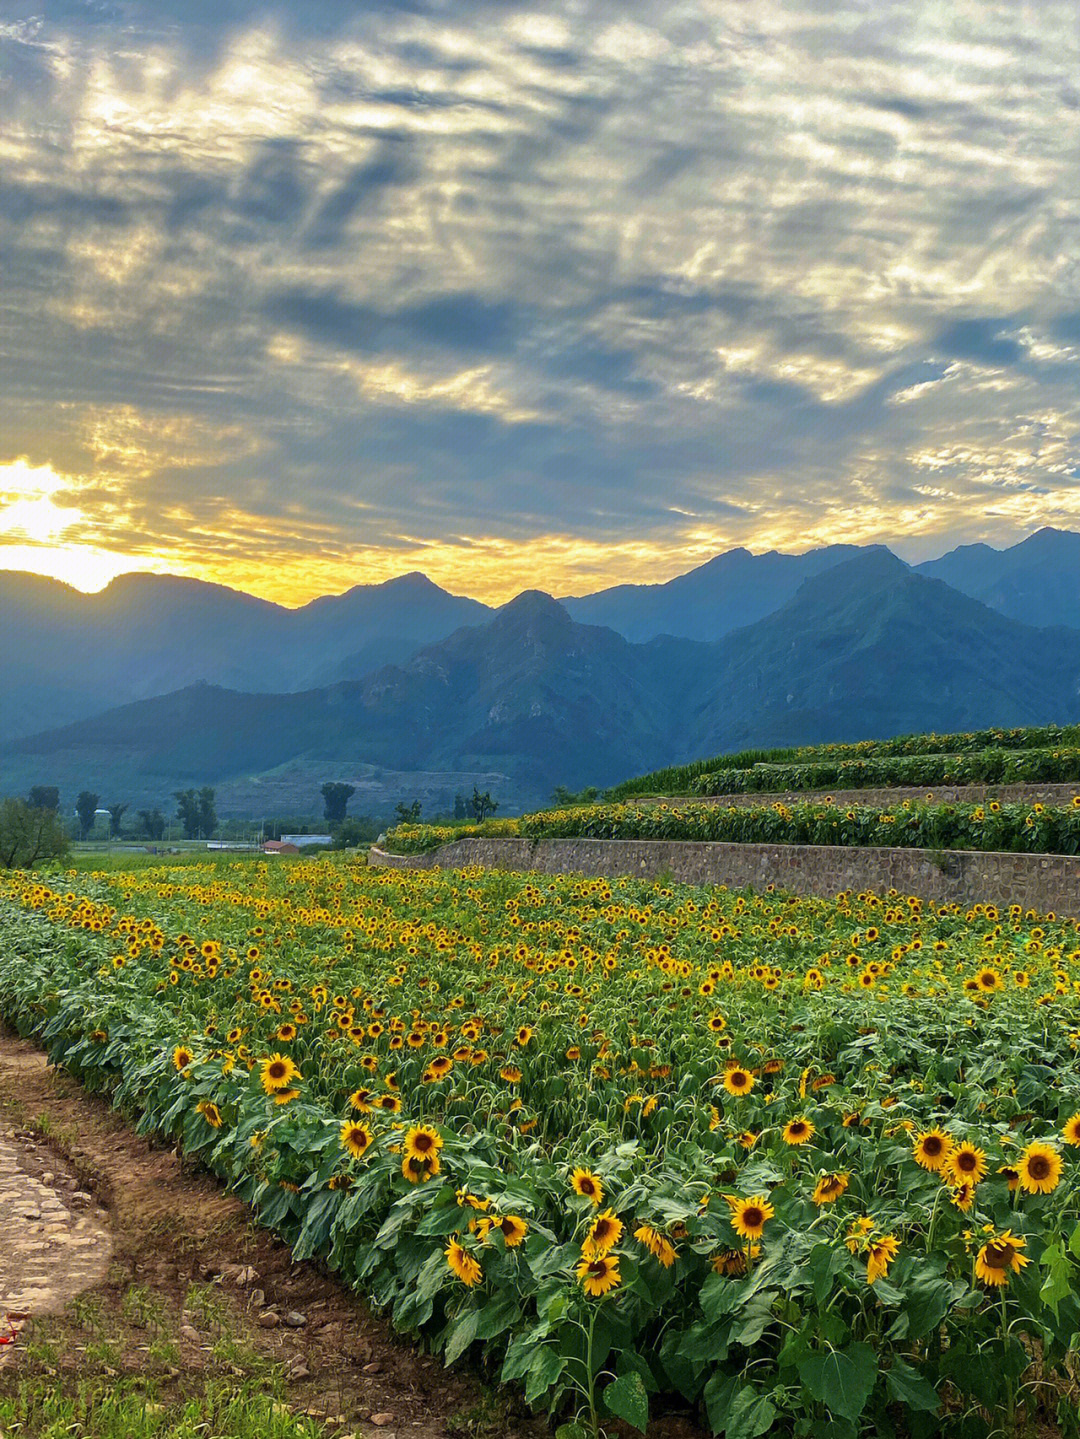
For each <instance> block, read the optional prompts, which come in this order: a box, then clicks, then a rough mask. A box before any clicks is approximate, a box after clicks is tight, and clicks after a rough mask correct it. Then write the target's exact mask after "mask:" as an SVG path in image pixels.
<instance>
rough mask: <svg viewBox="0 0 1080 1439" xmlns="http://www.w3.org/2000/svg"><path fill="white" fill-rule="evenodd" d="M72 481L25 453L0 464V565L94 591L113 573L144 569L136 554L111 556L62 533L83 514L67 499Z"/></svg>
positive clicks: (84, 517) (80, 523) (81, 522)
mask: <svg viewBox="0 0 1080 1439" xmlns="http://www.w3.org/2000/svg"><path fill="white" fill-rule="evenodd" d="M77 493H78V485H77V483H76V482H75V481H73V480H72V478H71V477H70V476H68V475H63V474H60V473H58V472H57V471H56V470H54V469H53V468H52V466H51V465H32V464H31V463H30V461H29V460H28V459H27V458H26V457H25V456H20V457H19V458H18V459H16V460H10V461H8V462H7V463H5V464H0V569H4V570H25V571H29V572H30V573H31V574H37V575H47V576H48V577H49V578H50V579H55V580H63V581H64V583H65V584H69V585H74V586H75V588H76V589H80V590H86V591H91V590H100V589H104V587H105V586H106V585H107V584H108V583H109V581H110V580H112V579H115V578H116V576H117V575H120V574H124V573H126V572H128V571H130V570H137V569H145V568H147V564H148V562H147V561H146V560H145V559H143V558H139V557H133V556H129V555H121V554H117V553H116V552H115V551H110V550H104V549H101V548H100V547H99V546H97V545H92V544H80V543H78V542H77V541H76V540H74V539H67V538H66V537H67V536H68V535H69V534H70V533H71V532H72V531H78V529H79V528H80V527H81V526H83V525H84V524H86V522H87V520H88V518H89V517H88V516H87V514H86V511H85V510H82V509H80V508H79V506H78V504H76V503H67V502H66V501H67V499H68V497H74V496H75V495H76V494H77Z"/></svg>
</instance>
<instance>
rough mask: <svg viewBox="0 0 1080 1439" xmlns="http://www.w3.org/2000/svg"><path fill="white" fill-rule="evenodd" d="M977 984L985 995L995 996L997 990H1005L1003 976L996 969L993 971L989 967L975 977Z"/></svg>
mask: <svg viewBox="0 0 1080 1439" xmlns="http://www.w3.org/2000/svg"><path fill="white" fill-rule="evenodd" d="M975 983H976V984H977V985H978V986H979V989H980V990H981V991H982V993H983V994H994V993H995V992H996V991H997V990H999V989H1004V988H1005V985H1004V982H1003V980H1002V978H1001V975H1000V974H998V972H997V970H996V969H991V968H990V966H989V965H987V967H986V968H985V969H980V970H979V972H978V974H977V975H976V976H975Z"/></svg>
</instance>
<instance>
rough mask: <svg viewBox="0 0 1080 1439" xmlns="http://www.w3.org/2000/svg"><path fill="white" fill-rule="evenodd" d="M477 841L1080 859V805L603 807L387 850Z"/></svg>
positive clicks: (428, 834)
mask: <svg viewBox="0 0 1080 1439" xmlns="http://www.w3.org/2000/svg"><path fill="white" fill-rule="evenodd" d="M472 836H480V837H484V838H489V839H490V838H495V839H499V838H501V839H510V838H525V839H665V840H713V841H720V842H724V843H736V844H816V845H847V846H865V845H887V846H894V847H896V846H899V847H902V848H910V849H935V850H936V849H967V850H991V851H997V850H1006V851H1013V852H1017V853H1021V854H1080V795H1078V796H1075V797H1074V799H1073V801H1072V803H1071V804H1068V805H1043V804H1027V803H1022V804H1001V803H999V802H998V801H997V800H987V801H986V802H985V803H983V804H934V803H926V802H916V801H914V800H908V799H905V800H901V801H899V802H898V803H897V804H895V805H892V806H888V807H881V806H875V805H837V804H834V803H833V802H832V801H831V800H830V799H828V798H825V799H824V800H812V801H807V802H805V803H803V804H793V805H786V804H782V803H780V802H779V801H777V802H775V803H773V804H763V805H717V804H705V803H697V804H695V803H693V802H692V801H686V802H682V801H679V802H675V803H671V804H649V805H633V804H597V805H587V806H579V807H575V808H571V809H561V810H544V811H541V812H540V813H537V814H528V815H522V816H521V817H520V818H518V819H502V820H488V821H486V822H485V823H484V824H480V825H410V824H403V825H398V826H397V828H395V829H393V830H391V831H390V832H389V834H388V835H387V839H386V844H387V847H388V848H389V849H391V850H392V851H394V852H396V853H398V854H419V853H423V852H424V851H427V850H430V849H434V848H437V847H438V846H439V845H441V844H446V843H448V842H449V841H451V840H454V839H464V838H469V837H472Z"/></svg>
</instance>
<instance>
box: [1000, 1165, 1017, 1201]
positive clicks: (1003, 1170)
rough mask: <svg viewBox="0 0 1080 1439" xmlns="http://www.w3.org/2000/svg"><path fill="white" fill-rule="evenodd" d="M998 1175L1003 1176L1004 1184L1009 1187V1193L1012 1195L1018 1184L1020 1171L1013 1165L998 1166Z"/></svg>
mask: <svg viewBox="0 0 1080 1439" xmlns="http://www.w3.org/2000/svg"><path fill="white" fill-rule="evenodd" d="M998 1173H999V1174H1002V1175H1004V1177H1005V1182H1006V1184H1008V1186H1009V1193H1010V1194H1012V1193H1013V1191H1014V1190H1015V1189H1016V1186H1017V1185H1018V1184H1019V1183H1020V1171H1019V1169H1017V1167H1016V1165H1015V1164H999V1165H998Z"/></svg>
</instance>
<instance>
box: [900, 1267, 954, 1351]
mask: <svg viewBox="0 0 1080 1439" xmlns="http://www.w3.org/2000/svg"><path fill="white" fill-rule="evenodd" d="M952 1299H953V1291H952V1285H951V1284H950V1283H949V1281H948V1280H947V1279H921V1280H915V1281H914V1282H913V1283H912V1285H911V1288H910V1289H909V1291H908V1295H907V1299H906V1300H905V1302H904V1311H903V1314H901V1315H900V1316H899V1317H898V1319H897V1322H896V1323H895V1324H894V1325H893V1326H892V1329H890V1330H889V1338H891V1339H900V1338H903V1337H905V1336H907V1337H908V1338H911V1339H922V1338H924V1337H925V1336H926V1335H927V1334H929V1333H930V1332H931V1331H932V1330H934V1329H936V1328H937V1327H938V1325H939V1324H940V1323H941V1321H942V1320H943V1319H944V1318H945V1315H946V1314H947V1313H948V1312H949V1305H950V1304H951V1302H952ZM903 1320H906V1321H907V1323H906V1327H903V1328H902V1329H901V1328H898V1326H899V1325H901V1321H903Z"/></svg>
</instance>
